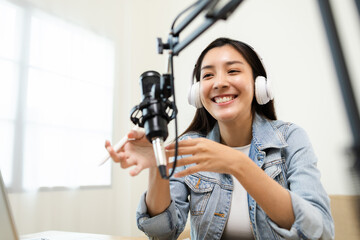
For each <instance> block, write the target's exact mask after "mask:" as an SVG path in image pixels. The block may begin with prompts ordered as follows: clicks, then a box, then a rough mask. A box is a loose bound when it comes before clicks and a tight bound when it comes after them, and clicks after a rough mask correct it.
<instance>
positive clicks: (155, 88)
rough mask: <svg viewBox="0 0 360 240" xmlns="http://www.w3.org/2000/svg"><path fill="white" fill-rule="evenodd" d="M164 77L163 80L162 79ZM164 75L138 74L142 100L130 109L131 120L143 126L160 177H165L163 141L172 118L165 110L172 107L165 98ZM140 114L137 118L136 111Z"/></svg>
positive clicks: (152, 72) (166, 93) (154, 73)
mask: <svg viewBox="0 0 360 240" xmlns="http://www.w3.org/2000/svg"><path fill="white" fill-rule="evenodd" d="M164 79H165V80H164ZM166 83H167V81H166V77H161V75H160V74H159V73H158V72H155V71H146V72H144V73H143V74H141V76H140V85H141V95H142V99H141V100H142V102H141V103H140V104H139V105H137V106H135V107H134V109H133V110H132V114H131V121H132V122H133V123H135V124H138V125H139V126H140V127H144V129H145V134H146V138H147V139H148V141H149V142H150V143H152V145H153V149H154V154H155V158H156V163H157V166H158V169H159V172H160V175H161V177H162V178H167V171H166V165H167V161H166V154H165V148H164V141H165V140H166V138H167V137H168V128H167V124H168V123H169V121H170V120H171V119H172V118H171V117H169V116H168V114H167V112H166V110H167V109H168V108H172V106H171V103H170V101H169V100H168V99H167V98H168V97H169V96H170V95H169V92H168V89H166ZM140 110H141V111H142V116H141V117H140V118H137V117H136V115H137V113H138V111H140Z"/></svg>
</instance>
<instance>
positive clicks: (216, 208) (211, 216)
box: [136, 114, 334, 239]
mask: <svg viewBox="0 0 360 240" xmlns="http://www.w3.org/2000/svg"><path fill="white" fill-rule="evenodd" d="M252 134H253V137H252V141H251V146H250V152H249V157H250V158H251V159H252V160H253V161H254V162H255V163H256V164H257V165H258V166H259V167H260V168H262V169H263V170H264V171H265V173H266V174H267V175H269V176H270V177H271V178H273V179H274V180H276V181H277V182H278V183H279V184H280V185H281V186H283V187H284V188H286V189H288V191H289V193H290V196H291V201H292V206H293V210H294V215H295V222H294V224H293V225H292V227H291V229H290V230H287V229H283V228H280V227H279V226H277V224H276V223H274V222H273V221H271V219H270V218H269V217H268V216H267V215H266V213H265V212H264V211H263V210H262V208H261V207H260V206H259V205H258V204H257V203H256V202H255V200H254V199H253V198H252V197H251V196H250V195H249V194H248V206H249V215H250V221H251V226H252V230H253V234H254V238H255V239H284V238H285V239H334V224H333V220H332V217H331V212H330V203H329V198H328V195H327V194H326V192H325V190H324V188H323V186H322V184H321V182H320V172H319V170H318V169H317V167H316V164H317V158H316V156H315V153H314V150H313V148H312V146H311V144H310V142H309V139H308V137H307V135H306V133H305V131H304V130H303V129H301V128H300V127H298V126H296V125H295V124H291V123H286V122H283V121H279V120H277V121H270V120H267V119H265V118H263V117H261V116H259V115H257V114H255V117H254V121H253V126H252ZM197 137H206V138H208V139H211V140H214V141H216V142H220V133H219V127H218V126H217V125H215V127H214V129H213V130H212V131H211V132H210V133H209V134H208V135H207V136H202V135H199V134H197V133H189V134H186V135H185V136H184V137H182V139H185V138H197ZM186 167H187V166H184V167H178V168H177V169H176V171H177V172H179V171H181V170H183V169H184V168H186ZM254 181H256V179H254ZM170 191H171V199H172V201H171V204H170V206H169V207H168V208H167V209H166V210H165V211H164V212H163V213H161V214H159V215H157V216H154V217H152V218H150V216H149V215H148V213H147V207H146V204H145V195H146V193H144V195H143V196H142V197H141V200H140V204H139V207H138V210H137V214H136V217H137V224H138V227H139V229H140V230H142V231H144V232H145V233H146V234H147V235H148V236H149V237H150V238H151V239H176V238H177V237H178V236H179V234H180V233H181V232H182V231H183V229H184V227H185V224H186V221H187V216H188V212H189V211H190V216H191V218H190V222H191V239H221V236H222V233H223V231H224V228H225V225H226V221H227V218H228V216H229V211H230V205H231V197H232V191H233V181H232V178H231V176H230V175H228V174H219V173H214V172H198V173H196V174H192V175H189V176H186V177H184V178H171V179H170ZM189 197H190V198H189Z"/></svg>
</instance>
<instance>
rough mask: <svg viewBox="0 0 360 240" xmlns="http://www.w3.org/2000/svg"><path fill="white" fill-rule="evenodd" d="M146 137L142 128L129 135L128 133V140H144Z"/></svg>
mask: <svg viewBox="0 0 360 240" xmlns="http://www.w3.org/2000/svg"><path fill="white" fill-rule="evenodd" d="M144 136H145V130H144V129H142V128H139V129H137V130H134V129H132V130H131V131H130V132H129V133H128V138H134V139H137V140H139V139H142V138H143V137H144Z"/></svg>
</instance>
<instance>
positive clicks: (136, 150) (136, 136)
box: [105, 129, 156, 176]
mask: <svg viewBox="0 0 360 240" xmlns="http://www.w3.org/2000/svg"><path fill="white" fill-rule="evenodd" d="M128 139H129V140H128V141H127V142H126V143H125V144H124V146H123V147H122V148H120V150H119V151H118V152H115V150H114V148H113V147H112V146H111V144H110V142H109V141H106V142H105V148H106V150H107V151H108V152H109V154H110V157H111V158H112V159H113V161H114V162H117V163H120V166H121V168H124V169H125V168H129V167H131V166H135V167H133V168H132V169H131V170H130V172H129V173H130V175H131V176H136V175H138V174H139V173H140V172H141V171H142V170H143V169H146V168H150V167H155V166H156V160H155V155H154V151H153V147H152V144H151V143H150V142H149V141H148V140H147V139H146V136H145V131H144V129H139V130H131V131H130V132H129V133H128Z"/></svg>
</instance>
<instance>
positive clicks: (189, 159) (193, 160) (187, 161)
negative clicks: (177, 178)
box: [167, 156, 198, 167]
mask: <svg viewBox="0 0 360 240" xmlns="http://www.w3.org/2000/svg"><path fill="white" fill-rule="evenodd" d="M197 162H198V161H197V159H196V157H194V156H191V157H186V158H182V159H179V160H177V161H176V167H181V166H186V165H190V164H193V163H197ZM173 164H174V162H170V163H168V164H167V166H168V167H172V166H173Z"/></svg>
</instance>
